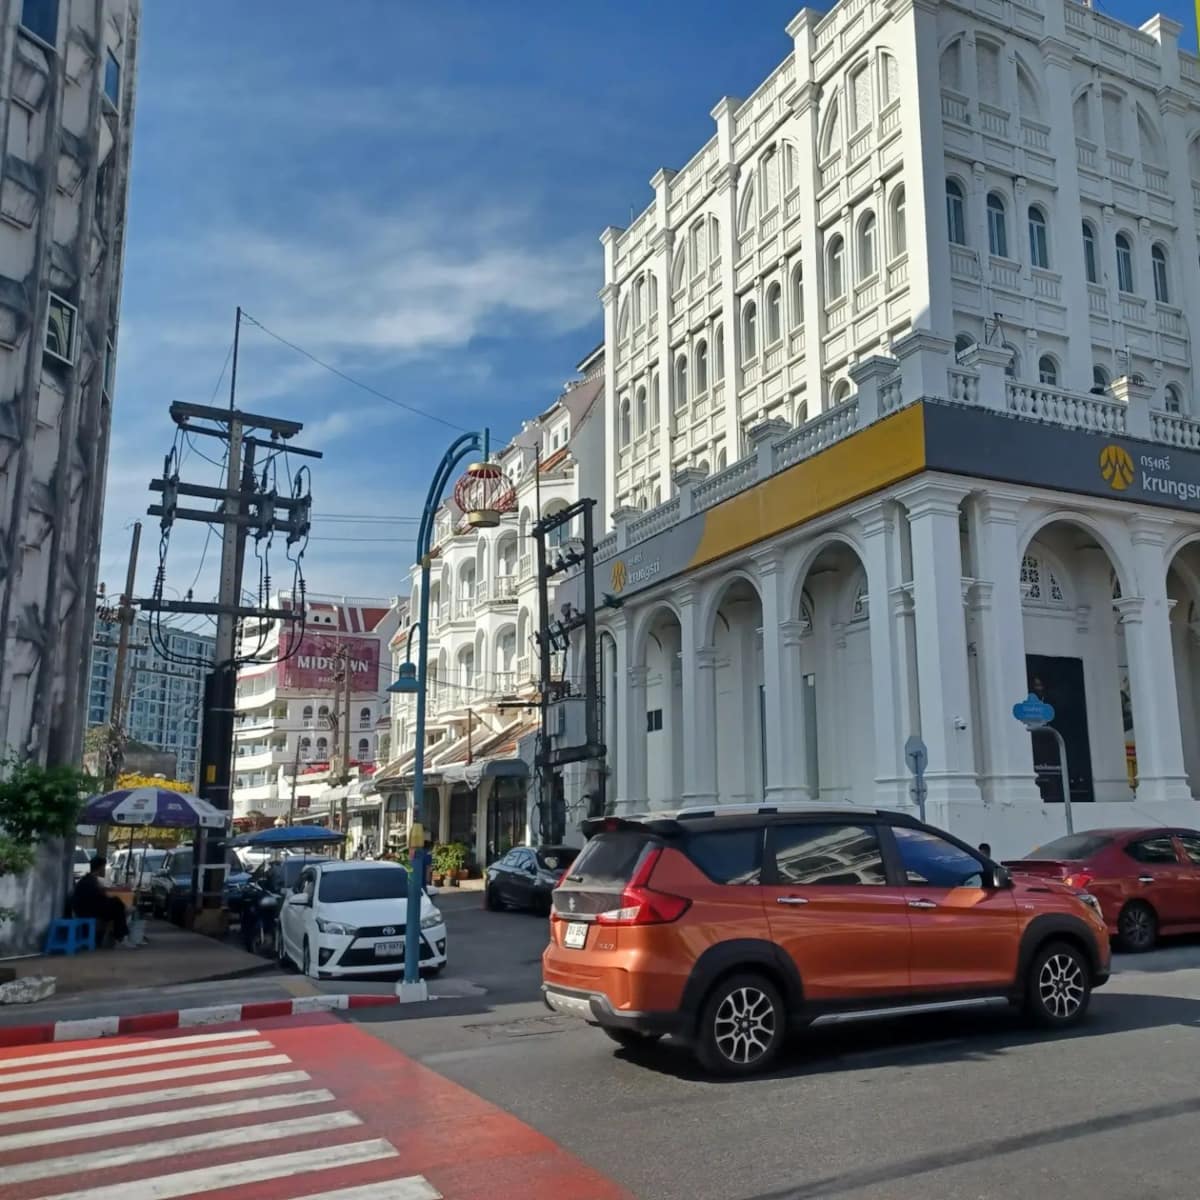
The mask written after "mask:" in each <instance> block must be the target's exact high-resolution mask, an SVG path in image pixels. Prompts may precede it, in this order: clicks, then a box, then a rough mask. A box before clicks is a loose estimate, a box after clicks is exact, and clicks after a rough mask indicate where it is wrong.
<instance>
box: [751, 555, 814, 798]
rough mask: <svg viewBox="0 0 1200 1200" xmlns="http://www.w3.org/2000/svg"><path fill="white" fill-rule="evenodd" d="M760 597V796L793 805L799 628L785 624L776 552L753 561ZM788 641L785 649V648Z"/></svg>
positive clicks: (795, 792)
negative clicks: (763, 770)
mask: <svg viewBox="0 0 1200 1200" xmlns="http://www.w3.org/2000/svg"><path fill="white" fill-rule="evenodd" d="M755 561H756V563H757V566H758V580H759V586H760V589H761V591H762V622H763V623H762V641H763V694H764V697H765V703H764V705H763V707H764V709H765V710H766V712H765V728H764V730H763V733H764V738H765V741H766V745H767V777H766V780H765V781H764V784H765V786H764V789H763V792H764V795H765V796H766V797H767V798H768V799H770V800H799V799H800V798H801V796H800V778H801V777H800V773H799V770H798V764H799V763H800V762H802V761H803V759H802V758H797V755H796V743H797V740H800V741H801V742H802V741H803V731H802V730H801V731H800V735H799V739H798V738H797V731H798V730H800V725H801V722H800V718H799V711H798V710H799V695H798V692H797V690H796V689H797V680H798V679H799V675H800V649H799V642H798V635H799V622H798V621H790V620H788V608H789V604H788V597H787V596H786V595H784V579H783V572H782V570H781V568H782V565H783V562H782V559H781V557H780V556H779V554H778V553H776V552H773V551H771V552H767V553H764V554H762V555H760V556H757V557H756V559H755ZM789 640H790V644H788V643H789Z"/></svg>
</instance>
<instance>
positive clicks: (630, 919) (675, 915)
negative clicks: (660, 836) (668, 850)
mask: <svg viewBox="0 0 1200 1200" xmlns="http://www.w3.org/2000/svg"><path fill="white" fill-rule="evenodd" d="M662 853H663V852H662V847H661V846H660V847H658V848H657V849H654V850H651V851H650V853H649V854H647V855H646V857H645V858H644V859H643V860H642V862H641V865H640V866H639V867H638V869H637V870H636V871H635V872H634V873H633V878H632V879H630V881H629V882H628V883H627V884H626V885H625V887H624V888H623V889H622V890H621V903H620V905H619V906H618V907H617V908H610V909H608V910H607V912H602V913H597V914H596V924H597V925H666V924H669V923H670V922H671V921H678V920H679V918H680V917H682V916H683V914H684V913H685V912H687V910H688V909H689V908H690V907H691V904H692V902H691V901H690V900H688V899H685V898H684V897H683V896H672V895H671V894H670V893H668V892H656V891H654V890H652V889H651V888H650V887H648V886H647V885H648V883H649V881H650V876H651V874H653V872H654V868H655V867H656V866H657V865H658V860H659V859H660V858H661V857H662Z"/></svg>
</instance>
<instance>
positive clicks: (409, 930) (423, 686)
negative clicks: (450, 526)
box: [388, 429, 516, 1001]
mask: <svg viewBox="0 0 1200 1200" xmlns="http://www.w3.org/2000/svg"><path fill="white" fill-rule="evenodd" d="M471 453H477V454H480V455H481V456H482V459H481V461H478V462H474V463H472V464H471V465H470V466H469V467H468V468H467V471H466V474H464V475H463V476H462V478H460V479H459V481H458V482H457V483H456V484H455V486H454V502H455V504H456V505H457V506H458V508H459V509H460V510H461V512H462V513H463V516H464V518H465V520H466V523H467V525H468V526H470V527H471V528H473V529H492V528H494V527H495V526H497V525H499V524H500V517H501V514H502V513H505V512H511V511H512V510H513V508H514V507H515V505H516V492H515V491H514V490H513V487H512V484H511V483H509V481H508V479H507V477H506V476H505V474H504V472H503V471H502V470H501V469H500V468H499V467H498V466H497V465H496V464H495V463H491V462H489V461H488V433H487V430H486V429H485V430H484V431H483V432H482V434H478V433H464V434H463V435H462V436H461V437H460V438H457V439H456V440H455V441H454V442H453V443H452V444H451V446H450V448H449V449H448V450H447V451H446V453H445V454H444V455H443V456H442V461H441V462H440V463H439V464H438V467H437V470H436V471H435V472H434V475H433V480H432V482H431V483H430V485H429V492H428V494H427V495H426V497H425V508H424V510H423V512H422V513H421V524H420V528H419V529H418V531H417V562H419V563H420V564H421V608H420V612H419V613H418V615H417V621H416V623H415V624H414V625H413V626H412V628H410V629H409V631H408V651H407V654H406V657H407V660H408V661H407V662H404V663H402V664H401V666H400V669H399V671H398V672H397V674H396V679H395V682H393V683H392V684H390V685H389V687H388V691H390V692H395V693H398V694H401V695H406V694H407V695H415V696H416V698H417V713H416V731H415V743H416V744H415V746H414V749H413V789H412V830H413V836H412V839H411V841H412V844H411V845H410V847H409V859H410V862H411V866H410V869H409V872H408V902H407V912H408V915H407V918H406V920H405V922H404V981H403V982H402V983H400V984H398V985H397V987H396V993H397V995H398V996H399V997H400V999H401V1001H409V1000H425V999H427V998H428V996H429V993H428V990H427V989H426V987H425V983H424V981H423V980H422V979H421V917H420V914H421V897H422V895H423V893H424V882H425V849H424V847H425V831H424V828H423V826H422V824H421V816H422V812H423V810H424V805H425V698H426V690H427V685H428V674H429V575H430V567H431V565H432V562H433V555H432V553H431V551H432V543H433V529H434V521H435V518H436V516H437V510H438V506H439V505H440V504H441V501H442V496H443V495H444V494H445V491H446V487H447V485H448V484H449V482H450V474H451V472H452V471H453V470H454V468H455V467H456V466H457V465H458V463H460V462H461V461H462V460H463V459H464V458H465V457H466V456H467V455H468V454H471ZM414 632H416V633H417V634H418V635H419V640H418V647H417V661H416V663H415V664H414V663H413V661H412V637H413V633H414Z"/></svg>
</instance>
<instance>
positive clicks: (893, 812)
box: [581, 800, 920, 837]
mask: <svg viewBox="0 0 1200 1200" xmlns="http://www.w3.org/2000/svg"><path fill="white" fill-rule="evenodd" d="M822 813H827V814H830V815H833V814H837V815H838V816H840V817H853V816H856V815H857V816H868V815H869V816H873V817H886V818H887V819H888V820H889V821H893V822H895V823H897V824H906V825H907V824H912V825H919V824H920V821H919V820H918V818H917V817H916V816H914V815H912V814H910V813H906V812H902V811H900V810H898V809H888V808H877V807H876V806H874V805H866V804H851V803H849V802H847V803H843V804H832V803H829V802H823V801H816V800H784V801H777V802H775V803H769V802H761V803H757V804H705V805H694V806H691V807H684V808H673V809H657V810H655V811H653V812H640V813H629V814H627V815H624V816H611V817H591V818H588V819H586V820H585V821H583V822H582V825H581V828H582V830H583V832H584V834H585V835H586V836H588V837H591V836H592V835H593V834H596V833H602V832H605V831H608V832H615V831H616V830H618V829H634V828H639V827H640V828H649V829H651V830H653V831H655V832H659V833H666V832H668V831H676V832H678V831H679V830H680V829H681V828H682V827H683V826H684V825H685V824H686V823H687V822H689V821H703V820H713V819H716V818H721V817H757V816H762V817H773V816H786V815H788V814H795V815H796V816H804V815H806V814H813V815H820V814H822Z"/></svg>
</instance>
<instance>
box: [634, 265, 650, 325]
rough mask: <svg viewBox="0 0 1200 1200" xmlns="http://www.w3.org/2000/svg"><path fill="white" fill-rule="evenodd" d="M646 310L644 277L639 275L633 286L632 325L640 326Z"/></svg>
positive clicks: (645, 315)
mask: <svg viewBox="0 0 1200 1200" xmlns="http://www.w3.org/2000/svg"><path fill="white" fill-rule="evenodd" d="M647 315H648V313H647V310H646V277H645V275H639V276H638V281H637V283H635V284H634V285H633V323H634V324H635V325H640V324H641V323H642V322H643V321H644V320H645V319H646V317H647Z"/></svg>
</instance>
